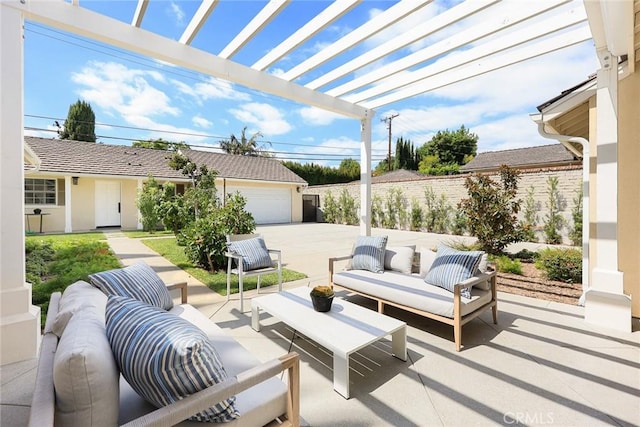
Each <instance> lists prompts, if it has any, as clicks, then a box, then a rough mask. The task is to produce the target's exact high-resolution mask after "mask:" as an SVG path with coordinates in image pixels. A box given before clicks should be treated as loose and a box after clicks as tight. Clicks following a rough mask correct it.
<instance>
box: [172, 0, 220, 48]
mask: <svg viewBox="0 0 640 427" xmlns="http://www.w3.org/2000/svg"><path fill="white" fill-rule="evenodd" d="M217 5H218V0H202V3H200V7H199V8H198V10H197V11H196V13H195V14H194V15H193V18H191V22H189V25H187V28H186V29H185V30H184V32H183V33H182V36H180V43H183V44H191V42H192V41H193V39H194V37H195V36H196V34H198V31H200V28H202V26H203V25H204V23H205V22H207V18H208V17H209V15H210V14H211V12H213V9H214V8H215V7H216V6H217Z"/></svg>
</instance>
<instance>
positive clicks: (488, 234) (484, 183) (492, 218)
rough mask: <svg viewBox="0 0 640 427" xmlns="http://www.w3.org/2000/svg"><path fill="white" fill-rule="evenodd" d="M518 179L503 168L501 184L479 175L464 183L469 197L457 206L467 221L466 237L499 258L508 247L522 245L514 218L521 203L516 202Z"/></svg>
mask: <svg viewBox="0 0 640 427" xmlns="http://www.w3.org/2000/svg"><path fill="white" fill-rule="evenodd" d="M519 175H520V173H519V172H518V171H517V170H515V169H511V168H509V167H508V166H505V165H503V166H502V167H501V168H500V182H496V181H494V180H493V179H491V177H489V176H488V175H479V174H476V175H474V176H473V177H467V179H466V180H465V183H464V186H465V188H466V189H467V192H468V194H469V197H468V198H466V199H463V200H461V201H460V202H459V203H458V209H461V210H462V211H463V212H464V214H465V215H466V216H467V217H468V218H469V222H468V224H469V233H470V234H471V235H472V236H475V237H477V239H478V243H479V244H480V246H481V248H482V249H483V250H485V251H487V252H489V253H492V254H500V253H501V252H502V251H503V249H504V248H505V247H506V246H507V245H508V244H510V243H516V242H520V241H522V232H521V229H520V228H519V227H518V217H517V215H518V212H519V211H520V200H519V199H516V195H517V192H518V179H519Z"/></svg>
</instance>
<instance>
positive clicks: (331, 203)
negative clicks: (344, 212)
mask: <svg viewBox="0 0 640 427" xmlns="http://www.w3.org/2000/svg"><path fill="white" fill-rule="evenodd" d="M322 213H323V217H324V221H325V222H328V223H330V224H335V223H337V222H338V204H337V203H336V199H334V198H333V194H331V191H327V194H325V195H324V209H323V210H322Z"/></svg>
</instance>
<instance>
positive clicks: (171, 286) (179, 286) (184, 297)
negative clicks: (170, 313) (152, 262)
mask: <svg viewBox="0 0 640 427" xmlns="http://www.w3.org/2000/svg"><path fill="white" fill-rule="evenodd" d="M167 289H168V290H169V291H173V290H175V289H180V298H181V301H182V304H186V303H187V282H176V283H169V284H168V285H167Z"/></svg>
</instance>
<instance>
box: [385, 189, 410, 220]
mask: <svg viewBox="0 0 640 427" xmlns="http://www.w3.org/2000/svg"><path fill="white" fill-rule="evenodd" d="M385 204H386V208H387V209H386V211H387V212H386V217H385V221H384V226H385V228H398V229H403V228H405V226H406V224H407V219H408V216H407V208H406V200H405V197H404V195H403V194H402V190H401V189H400V188H395V187H394V188H390V189H389V190H388V191H387V199H386V203H385Z"/></svg>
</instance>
